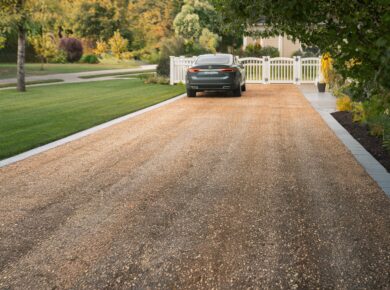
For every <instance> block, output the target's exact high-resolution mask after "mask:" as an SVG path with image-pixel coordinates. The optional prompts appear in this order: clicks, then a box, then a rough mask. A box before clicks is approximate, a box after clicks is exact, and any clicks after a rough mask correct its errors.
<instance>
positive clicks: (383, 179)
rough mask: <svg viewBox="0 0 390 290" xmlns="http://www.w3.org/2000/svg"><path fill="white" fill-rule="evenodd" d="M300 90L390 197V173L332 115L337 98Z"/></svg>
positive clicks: (326, 94)
mask: <svg viewBox="0 0 390 290" xmlns="http://www.w3.org/2000/svg"><path fill="white" fill-rule="evenodd" d="M300 90H301V92H302V94H303V95H304V96H305V98H306V99H307V100H308V101H309V103H310V105H311V106H312V107H313V108H314V109H315V110H316V111H317V112H318V113H319V114H320V115H321V117H322V119H323V120H324V121H325V122H326V124H327V125H328V127H329V128H330V129H332V131H333V132H334V133H335V135H336V136H337V137H338V138H339V139H340V140H341V142H343V144H344V145H345V146H346V147H347V148H348V150H349V151H350V152H351V153H352V155H353V156H354V157H355V159H356V160H357V161H358V162H359V163H360V164H361V165H362V166H363V167H364V169H365V170H366V172H367V173H368V174H369V175H370V176H371V178H372V179H374V180H375V181H376V183H378V185H379V187H381V188H382V190H383V191H384V192H385V193H386V195H387V196H388V197H390V173H388V172H387V170H386V169H385V168H384V167H383V166H382V164H380V163H379V162H378V161H377V160H376V159H375V158H374V157H373V156H372V155H371V154H370V153H369V152H368V151H367V150H366V149H365V148H364V147H363V146H362V145H361V144H360V143H359V142H358V141H356V139H355V138H354V137H352V135H351V134H349V132H348V131H347V130H346V129H345V128H344V127H343V126H342V125H341V124H340V123H339V122H338V121H337V120H336V119H335V118H333V116H332V115H331V113H333V112H335V111H336V97H334V96H333V95H332V94H330V93H321V94H320V93H316V92H308V91H306V90H305V89H304V88H300Z"/></svg>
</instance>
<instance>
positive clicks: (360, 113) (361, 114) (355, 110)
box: [352, 102, 367, 123]
mask: <svg viewBox="0 0 390 290" xmlns="http://www.w3.org/2000/svg"><path fill="white" fill-rule="evenodd" d="M352 119H353V121H354V122H359V123H366V122H367V115H366V112H365V110H364V106H363V103H361V102H353V104H352Z"/></svg>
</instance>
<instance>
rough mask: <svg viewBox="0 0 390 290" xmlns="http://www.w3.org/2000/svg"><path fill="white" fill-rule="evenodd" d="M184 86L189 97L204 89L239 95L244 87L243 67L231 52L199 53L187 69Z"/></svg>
mask: <svg viewBox="0 0 390 290" xmlns="http://www.w3.org/2000/svg"><path fill="white" fill-rule="evenodd" d="M186 87H187V95H188V96H189V97H196V93H197V92H204V91H231V92H233V95H234V96H237V97H240V96H241V92H242V91H245V89H246V88H245V69H244V66H243V65H242V64H240V63H239V61H238V59H237V58H236V57H234V56H233V55H231V54H204V55H200V56H199V57H198V58H197V59H196V61H195V63H194V65H193V66H192V67H190V68H189V69H188V71H187V76H186Z"/></svg>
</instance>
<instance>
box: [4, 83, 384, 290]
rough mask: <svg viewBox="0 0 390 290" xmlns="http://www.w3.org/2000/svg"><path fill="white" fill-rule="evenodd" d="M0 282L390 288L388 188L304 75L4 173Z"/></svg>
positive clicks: (186, 107)
mask: <svg viewBox="0 0 390 290" xmlns="http://www.w3.org/2000/svg"><path fill="white" fill-rule="evenodd" d="M0 200H1V203H0V289H67V288H71V289H104V288H106V289H129V288H134V289H139V288H141V289H143V288H147V289H156V288H169V289H184V288H191V289H196V288H198V289H211V288H216V289H226V288H230V289H242V288H245V289H247V288H267V289H271V288H272V289H277V288H283V289H316V288H321V289H389V288H390V200H389V199H388V198H387V197H386V196H385V194H384V193H383V192H382V191H381V190H380V189H379V188H378V186H377V185H376V183H375V182H374V181H373V180H372V179H371V178H370V177H369V176H368V175H367V174H366V173H365V171H364V170H363V168H362V167H361V166H360V165H359V164H358V163H357V161H355V159H354V158H353V157H352V155H351V154H350V153H349V151H348V150H347V149H346V148H345V147H344V146H343V145H342V144H341V143H340V141H339V140H338V139H337V138H336V136H335V135H334V134H333V133H332V132H331V130H330V129H329V128H328V127H327V126H326V124H325V123H324V122H323V121H322V119H321V117H320V116H319V115H318V114H317V113H316V112H315V111H314V110H313V109H312V108H311V107H310V105H309V103H308V102H307V101H306V100H305V99H304V97H303V96H302V95H301V93H300V92H299V90H298V89H297V88H296V87H294V86H292V85H268V86H265V85H252V86H249V88H248V91H247V92H246V93H245V94H244V96H243V97H242V98H232V97H223V96H222V97H213V96H211V95H210V96H203V97H198V98H185V99H182V100H179V101H177V102H175V103H172V104H170V105H167V106H165V107H163V108H159V109H157V110H154V111H152V112H149V113H146V114H144V115H141V116H139V117H137V118H134V119H132V120H129V121H126V122H123V123H121V124H119V125H116V126H114V127H111V128H108V129H105V130H103V131H100V132H98V133H96V134H93V135H90V136H88V137H86V138H83V139H81V140H78V141H75V142H72V143H69V144H67V145H64V146H61V147H59V148H56V149H53V150H50V151H48V152H46V153H43V154H40V155H37V156H35V157H32V158H30V159H27V160H25V161H22V162H19V163H16V164H13V165H10V166H7V167H4V168H2V169H0Z"/></svg>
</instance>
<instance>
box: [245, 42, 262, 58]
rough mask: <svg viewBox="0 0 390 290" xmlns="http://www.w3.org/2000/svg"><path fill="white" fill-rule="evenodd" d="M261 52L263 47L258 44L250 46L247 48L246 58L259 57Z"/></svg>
mask: <svg viewBox="0 0 390 290" xmlns="http://www.w3.org/2000/svg"><path fill="white" fill-rule="evenodd" d="M260 52H261V45H260V44H258V43H256V44H249V45H247V47H245V51H244V55H245V56H259V55H260Z"/></svg>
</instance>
